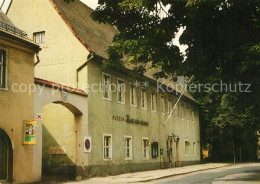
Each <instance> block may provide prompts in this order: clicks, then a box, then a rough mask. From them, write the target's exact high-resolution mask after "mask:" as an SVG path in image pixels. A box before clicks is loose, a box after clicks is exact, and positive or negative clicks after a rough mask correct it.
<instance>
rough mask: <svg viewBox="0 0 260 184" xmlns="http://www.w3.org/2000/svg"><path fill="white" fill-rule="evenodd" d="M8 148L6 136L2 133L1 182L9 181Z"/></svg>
mask: <svg viewBox="0 0 260 184" xmlns="http://www.w3.org/2000/svg"><path fill="white" fill-rule="evenodd" d="M7 154H8V147H7V142H6V139H5V138H4V136H3V135H2V134H1V132H0V180H6V179H7V164H8V161H7V160H8V157H7Z"/></svg>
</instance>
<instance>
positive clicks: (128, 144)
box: [125, 136, 132, 160]
mask: <svg viewBox="0 0 260 184" xmlns="http://www.w3.org/2000/svg"><path fill="white" fill-rule="evenodd" d="M125 159H126V160H131V159H132V137H130V136H126V137H125Z"/></svg>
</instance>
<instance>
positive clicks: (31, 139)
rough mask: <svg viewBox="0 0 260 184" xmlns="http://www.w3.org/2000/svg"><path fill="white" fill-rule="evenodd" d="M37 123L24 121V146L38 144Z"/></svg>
mask: <svg viewBox="0 0 260 184" xmlns="http://www.w3.org/2000/svg"><path fill="white" fill-rule="evenodd" d="M36 127H37V121H24V138H23V144H36V133H37V132H36Z"/></svg>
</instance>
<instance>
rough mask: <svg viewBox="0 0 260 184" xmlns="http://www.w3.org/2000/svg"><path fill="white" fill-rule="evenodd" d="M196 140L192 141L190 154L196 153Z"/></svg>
mask: <svg viewBox="0 0 260 184" xmlns="http://www.w3.org/2000/svg"><path fill="white" fill-rule="evenodd" d="M196 146H197V145H196V141H193V142H192V156H196V154H197V148H196Z"/></svg>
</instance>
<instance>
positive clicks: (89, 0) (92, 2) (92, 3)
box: [80, 0, 98, 10]
mask: <svg viewBox="0 0 260 184" xmlns="http://www.w3.org/2000/svg"><path fill="white" fill-rule="evenodd" d="M80 1H81V2H83V3H85V4H86V5H88V6H89V7H90V8H92V9H93V10H94V9H96V7H97V5H98V0H80Z"/></svg>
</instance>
